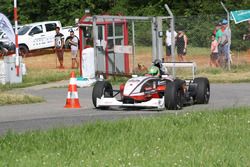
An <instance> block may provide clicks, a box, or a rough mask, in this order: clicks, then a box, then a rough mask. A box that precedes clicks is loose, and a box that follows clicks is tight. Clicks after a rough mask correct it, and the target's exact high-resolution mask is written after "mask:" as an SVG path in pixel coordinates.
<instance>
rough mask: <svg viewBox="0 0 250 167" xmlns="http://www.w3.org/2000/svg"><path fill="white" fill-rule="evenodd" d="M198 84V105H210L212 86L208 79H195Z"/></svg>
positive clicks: (196, 99) (196, 100) (196, 95)
mask: <svg viewBox="0 0 250 167" xmlns="http://www.w3.org/2000/svg"><path fill="white" fill-rule="evenodd" d="M194 83H196V84H197V87H196V94H195V97H194V101H195V103H196V104H208V102H209V98H210V84H209V80H208V79H207V78H203V77H199V78H195V79H194Z"/></svg>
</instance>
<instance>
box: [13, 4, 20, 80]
mask: <svg viewBox="0 0 250 167" xmlns="http://www.w3.org/2000/svg"><path fill="white" fill-rule="evenodd" d="M17 18H18V16H17V0H14V20H15V37H16V76H19V75H20V74H19V71H20V70H19V68H20V66H19V65H20V60H19V47H18V31H17V26H18V23H17Z"/></svg>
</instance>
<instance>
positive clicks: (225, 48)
mask: <svg viewBox="0 0 250 167" xmlns="http://www.w3.org/2000/svg"><path fill="white" fill-rule="evenodd" d="M222 30H223V31H222V37H221V42H220V44H221V47H222V55H224V59H225V62H226V63H228V61H230V59H231V58H230V45H231V30H230V28H229V27H228V21H227V20H225V19H224V20H223V21H222Z"/></svg>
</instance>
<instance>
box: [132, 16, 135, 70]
mask: <svg viewBox="0 0 250 167" xmlns="http://www.w3.org/2000/svg"><path fill="white" fill-rule="evenodd" d="M132 42H133V73H134V70H135V23H134V20H133V21H132Z"/></svg>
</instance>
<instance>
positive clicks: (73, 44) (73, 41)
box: [69, 30, 78, 69]
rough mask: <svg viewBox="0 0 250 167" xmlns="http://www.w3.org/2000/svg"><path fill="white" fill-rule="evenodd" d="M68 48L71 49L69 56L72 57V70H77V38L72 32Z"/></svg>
mask: <svg viewBox="0 0 250 167" xmlns="http://www.w3.org/2000/svg"><path fill="white" fill-rule="evenodd" d="M70 37H71V39H70V41H69V44H70V48H71V56H72V69H73V68H78V62H77V52H78V38H77V37H76V36H75V34H74V31H73V30H72V31H70Z"/></svg>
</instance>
